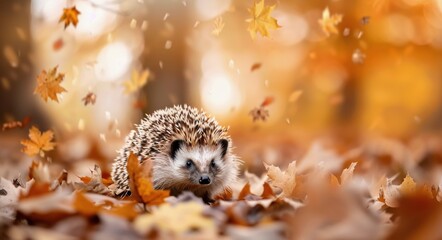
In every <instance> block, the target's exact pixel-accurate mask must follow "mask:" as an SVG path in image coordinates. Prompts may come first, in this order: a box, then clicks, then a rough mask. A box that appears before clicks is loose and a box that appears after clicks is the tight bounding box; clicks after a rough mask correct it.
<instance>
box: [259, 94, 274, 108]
mask: <svg viewBox="0 0 442 240" xmlns="http://www.w3.org/2000/svg"><path fill="white" fill-rule="evenodd" d="M274 101H275V98H274V97H270V96H269V97H266V98H265V99H264V101H263V102H262V103H261V107H266V106H268V105H270V104H271V103H273V102H274Z"/></svg>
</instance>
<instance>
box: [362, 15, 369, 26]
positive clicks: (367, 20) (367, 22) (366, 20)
mask: <svg viewBox="0 0 442 240" xmlns="http://www.w3.org/2000/svg"><path fill="white" fill-rule="evenodd" d="M369 23H370V17H369V16H363V17H362V18H361V24H362V25H367V24H369Z"/></svg>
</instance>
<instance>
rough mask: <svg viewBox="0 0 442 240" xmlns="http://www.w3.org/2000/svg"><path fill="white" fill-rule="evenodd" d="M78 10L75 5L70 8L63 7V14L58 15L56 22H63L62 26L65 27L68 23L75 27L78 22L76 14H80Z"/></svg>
mask: <svg viewBox="0 0 442 240" xmlns="http://www.w3.org/2000/svg"><path fill="white" fill-rule="evenodd" d="M80 14H81V13H80V11H78V10H77V8H76V7H75V6H73V7H71V8H64V9H63V14H62V15H61V17H60V20H58V22H63V23H64V28H65V29H66V28H67V27H68V26H69V25H70V24H72V25H74V26H75V27H76V26H77V24H78V15H80Z"/></svg>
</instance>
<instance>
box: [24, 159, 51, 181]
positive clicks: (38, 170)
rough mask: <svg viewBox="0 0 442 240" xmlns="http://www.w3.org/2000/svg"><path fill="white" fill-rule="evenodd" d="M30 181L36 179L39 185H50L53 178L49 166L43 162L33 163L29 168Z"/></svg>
mask: <svg viewBox="0 0 442 240" xmlns="http://www.w3.org/2000/svg"><path fill="white" fill-rule="evenodd" d="M29 179H34V180H35V181H36V182H39V183H50V182H51V178H50V174H49V168H48V165H47V164H44V163H42V162H41V161H33V162H32V164H31V166H30V167H29Z"/></svg>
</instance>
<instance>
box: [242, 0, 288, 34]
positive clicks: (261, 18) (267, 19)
mask: <svg viewBox="0 0 442 240" xmlns="http://www.w3.org/2000/svg"><path fill="white" fill-rule="evenodd" d="M274 8H275V5H273V6H265V5H264V0H261V1H260V2H258V3H256V2H255V3H254V4H253V6H252V8H249V12H250V14H251V15H252V18H249V19H247V20H246V22H248V23H249V27H248V28H247V30H248V31H249V32H250V36H251V37H252V39H255V38H256V34H257V33H260V34H261V36H263V37H268V36H269V29H278V28H280V27H281V26H279V25H278V21H277V20H276V19H275V18H273V17H271V16H270V14H271V13H272V11H273V9H274Z"/></svg>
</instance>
